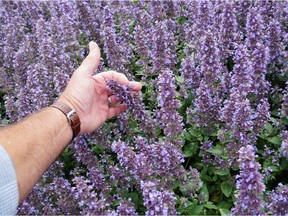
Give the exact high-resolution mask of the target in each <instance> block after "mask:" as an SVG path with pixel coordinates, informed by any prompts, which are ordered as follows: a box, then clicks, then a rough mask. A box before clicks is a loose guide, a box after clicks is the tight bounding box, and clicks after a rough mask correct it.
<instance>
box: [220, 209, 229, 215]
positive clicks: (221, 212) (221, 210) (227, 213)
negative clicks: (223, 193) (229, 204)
mask: <svg viewBox="0 0 288 216" xmlns="http://www.w3.org/2000/svg"><path fill="white" fill-rule="evenodd" d="M219 211H220V214H221V216H228V215H231V212H230V211H229V210H228V209H219Z"/></svg>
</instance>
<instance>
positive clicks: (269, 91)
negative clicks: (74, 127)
mask: <svg viewBox="0 0 288 216" xmlns="http://www.w3.org/2000/svg"><path fill="white" fill-rule="evenodd" d="M287 13H288V4H287V2H285V1H252V0H248V1H235V0H234V1H204V0H203V1H184V0H183V1H182V0H171V1H154V0H153V1H144V0H136V1H135V0H133V1H98V0H96V1H76V0H75V1H74V0H73V1H62V0H57V1H0V25H1V26H0V87H1V93H0V112H1V118H2V124H7V123H12V122H14V121H17V120H19V119H21V118H23V117H24V116H26V115H27V114H30V113H33V112H34V111H36V110H39V109H41V108H42V107H45V106H48V105H50V104H51V103H52V102H53V101H54V100H55V99H56V98H57V96H58V95H59V94H60V93H61V91H63V89H64V87H65V85H66V83H67V82H68V80H69V77H70V76H71V74H72V73H73V71H74V70H75V69H76V68H77V66H78V65H79V64H80V63H81V61H82V59H83V58H84V57H85V56H86V54H87V44H88V43H89V41H91V40H94V41H96V42H97V43H98V44H99V47H100V48H101V51H102V59H101V64H100V66H99V68H98V70H97V71H95V73H98V72H100V71H104V70H109V69H112V70H117V71H119V72H122V73H124V74H125V75H126V76H127V77H129V79H132V80H136V81H140V82H141V83H142V85H143V88H142V92H141V93H140V94H137V95H135V96H134V97H133V98H132V97H130V95H129V93H130V89H129V88H124V87H123V86H117V83H113V82H112V83H111V82H110V83H108V86H109V87H110V88H114V89H115V90H117V93H116V94H117V97H123V98H124V99H125V100H124V101H125V102H126V103H129V107H130V109H128V110H127V111H126V112H125V113H124V114H123V115H120V116H119V117H117V118H114V119H111V120H109V121H107V122H106V123H105V124H104V125H103V126H102V127H101V128H99V129H97V130H96V131H95V132H93V133H91V134H86V135H82V136H80V137H78V138H76V139H75V140H74V141H73V143H72V144H71V145H70V146H69V147H67V149H65V151H64V152H63V154H62V155H61V157H60V158H59V160H58V161H57V162H56V163H55V164H53V165H52V166H51V167H50V169H49V170H48V171H47V172H46V173H45V175H44V176H43V178H42V179H41V181H39V183H38V184H37V185H36V186H35V187H34V189H33V191H32V192H31V194H30V195H29V197H28V198H27V199H26V200H25V201H24V202H23V203H22V204H21V205H20V206H19V209H18V213H19V214H75V215H76V214H95V215H96V214H97V215H98V214H112V215H113V214H114V215H129V214H130V215H135V214H147V215H155V214H157V215H159V214H160V215H167V214H176V213H179V214H183V215H200V214H201V215H220V214H221V215H229V214H231V213H232V214H264V213H265V214H271V215H273V214H277V215H284V214H288V210H287V209H288V205H287V201H286V197H285V196H286V195H285V194H286V191H287V185H288V182H287V178H286V175H287V168H288V160H287V156H288V129H287V125H288V117H287V116H288V92H287V91H288V72H287V70H288V63H287V62H288V61H287V57H288V53H287V49H288V48H287V42H288V37H287V36H288V34H287V32H288V25H287V23H288V19H287V18H288V14H287Z"/></svg>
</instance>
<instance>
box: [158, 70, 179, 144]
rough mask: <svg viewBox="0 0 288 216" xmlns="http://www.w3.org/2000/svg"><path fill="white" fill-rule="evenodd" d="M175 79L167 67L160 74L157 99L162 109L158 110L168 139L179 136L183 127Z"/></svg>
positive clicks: (160, 122)
mask: <svg viewBox="0 0 288 216" xmlns="http://www.w3.org/2000/svg"><path fill="white" fill-rule="evenodd" d="M174 82H175V80H174V77H173V74H172V72H171V71H170V70H168V69H166V70H164V71H163V72H162V74H160V75H159V77H158V81H157V86H158V95H157V101H158V104H159V107H160V110H157V111H156V118H157V119H159V122H158V124H159V126H160V128H162V129H163V130H164V134H165V135H166V136H167V138H168V139H173V138H175V137H177V136H179V135H180V134H181V132H182V129H183V123H182V117H181V116H180V114H179V113H178V111H177V109H178V108H179V107H180V106H181V104H180V102H179V101H178V100H177V99H176V91H175V84H174Z"/></svg>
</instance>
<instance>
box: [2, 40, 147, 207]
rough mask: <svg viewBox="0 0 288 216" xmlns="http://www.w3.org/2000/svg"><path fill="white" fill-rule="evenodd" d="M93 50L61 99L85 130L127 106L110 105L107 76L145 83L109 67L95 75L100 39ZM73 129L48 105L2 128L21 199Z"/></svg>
mask: <svg viewBox="0 0 288 216" xmlns="http://www.w3.org/2000/svg"><path fill="white" fill-rule="evenodd" d="M89 49H90V53H89V55H88V56H87V57H86V59H85V60H84V61H83V62H82V64H81V65H80V67H79V68H78V69H77V70H76V71H75V72H74V74H73V76H72V77H71V80H70V81H69V83H68V85H67V87H66V89H65V91H64V92H63V93H62V94H61V96H60V97H59V99H58V101H60V102H64V103H66V104H67V105H69V106H70V108H72V109H75V110H76V112H77V114H78V116H79V118H80V121H81V131H80V133H81V134H84V133H88V132H91V131H93V130H95V129H96V128H98V127H99V126H101V124H103V123H104V122H105V121H106V120H107V119H109V118H112V117H114V116H116V115H118V114H120V113H121V112H124V111H125V110H126V109H127V106H126V105H125V104H120V105H117V106H115V107H109V106H108V97H111V98H112V102H113V103H114V104H116V103H117V102H119V101H117V100H116V99H115V98H113V97H114V96H113V92H110V91H109V90H108V89H107V88H106V82H107V80H110V79H113V80H116V81H118V82H120V83H122V84H125V85H131V86H133V89H134V91H139V90H141V87H142V86H141V84H140V83H138V82H130V81H129V80H128V79H127V77H126V76H125V75H123V74H121V73H117V72H114V71H108V72H103V73H99V74H97V75H94V76H93V73H94V71H95V70H96V68H97V67H98V64H99V61H100V51H99V48H98V46H97V44H96V43H94V42H90V44H89ZM71 138H72V129H71V127H70V125H69V124H68V121H67V118H66V116H65V115H64V114H63V113H62V112H61V111H60V110H58V109H55V108H53V107H46V108H44V109H42V110H40V111H38V112H37V113H35V114H33V115H30V116H28V117H26V118H24V119H23V120H22V121H20V122H18V123H15V124H12V125H10V126H8V127H5V128H2V129H0V143H1V145H2V146H3V147H4V148H5V149H6V151H7V152H8V154H9V155H10V157H11V158H12V161H13V163H14V168H15V171H16V176H17V181H18V189H19V195H20V198H19V202H22V201H23V199H24V198H25V197H26V196H27V195H28V194H29V192H30V191H31V189H32V188H33V186H34V185H35V184H36V183H37V181H38V180H39V179H40V178H41V176H42V175H43V173H44V172H45V170H47V169H48V168H49V166H50V165H51V164H52V163H53V162H54V161H55V160H56V159H57V157H58V156H59V155H60V154H61V152H62V151H63V150H64V148H65V147H66V146H67V145H68V144H69V143H70V141H71Z"/></svg>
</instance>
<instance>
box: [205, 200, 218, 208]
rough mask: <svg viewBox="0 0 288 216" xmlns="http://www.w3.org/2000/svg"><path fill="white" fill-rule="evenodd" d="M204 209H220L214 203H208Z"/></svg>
mask: <svg viewBox="0 0 288 216" xmlns="http://www.w3.org/2000/svg"><path fill="white" fill-rule="evenodd" d="M204 207H205V208H208V209H216V210H217V209H218V207H217V206H216V205H214V203H212V202H208V203H206V204H204Z"/></svg>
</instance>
